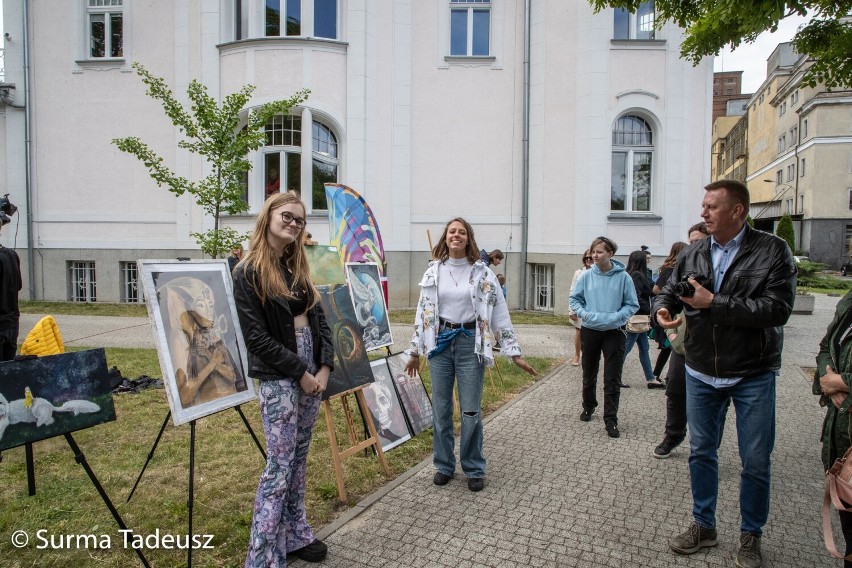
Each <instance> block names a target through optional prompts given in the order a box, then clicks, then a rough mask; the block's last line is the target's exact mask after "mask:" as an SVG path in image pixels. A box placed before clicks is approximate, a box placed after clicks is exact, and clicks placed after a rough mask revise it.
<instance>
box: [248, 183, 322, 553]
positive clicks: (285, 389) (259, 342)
mask: <svg viewBox="0 0 852 568" xmlns="http://www.w3.org/2000/svg"><path fill="white" fill-rule="evenodd" d="M304 228H305V206H304V204H303V203H302V202H301V200H300V199H299V197H298V195H297V194H296V193H278V194H274V195H273V196H271V197H269V199H267V200H266V202H265V203H264V204H263V207H262V208H261V210H260V213H259V214H258V216H257V222H256V224H255V228H254V232H253V233H252V237H251V243H250V248H249V252H248V253H247V254H246V255H245V257H244V258H243V260H241V261H240V263H239V264H237V266H236V268H235V270H234V299H235V301H236V304H237V315H238V316H239V319H240V326H241V327H242V332H243V336H244V337H245V344H246V349H247V350H248V360H249V372H250V375H251V376H252V377H254V378H257V379H260V389H259V398H260V413H261V417H262V419H263V430H264V432H265V433H266V448H267V449H266V452H267V460H266V469H264V471H263V473H262V474H261V476H260V484H259V486H258V488H257V496H256V498H255V502H254V515H253V518H252V525H251V537H250V541H249V551H248V556H247V558H246V564H245V565H246V567H262V566H263V567H265V566H285V565H286V562H287V560H286V559H287V555H288V554H292V555H295V556H296V557H298V558H301V559H302V560H306V561H308V562H319V561H321V560H322V559H324V558H325V557H326V554H327V551H328V550H327V548H326V545H325V544H324V543H323V542H322V541H320V540H318V539H317V538H316V537H315V536H314V532H313V529H312V528H311V526H310V525H309V524H308V520H307V516H306V512H305V472H306V467H307V458H308V448H309V446H310V443H311V434H312V432H313V428H314V423H315V422H316V418H317V414H318V411H319V407H320V399H321V393H322V391H324V390H325V388H326V385H327V383H328V376H329V373H330V372H331V369H332V365H333V362H334V348H333V346H332V343H331V332H330V330H329V327H328V324H327V323H326V320H325V315H324V314H323V311H322V307H321V305H320V304H319V293H318V292H317V290H316V289H315V288H314V285H313V282H312V281H311V274H310V270H309V268H308V259H307V257H306V255H305V253H304V248H303V246H302V236H301V232H302V230H303V229H304Z"/></svg>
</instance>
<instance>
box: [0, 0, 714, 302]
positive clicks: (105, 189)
mask: <svg viewBox="0 0 852 568" xmlns="http://www.w3.org/2000/svg"><path fill="white" fill-rule="evenodd" d="M25 6H26V7H27V8H28V11H27V12H26V13H25V12H24V7H25ZM527 7H528V8H529V11H528V12H527V11H526V8H527ZM25 22H27V26H28V27H27V31H28V33H27V34H24V33H23V31H24V23H25ZM653 23H654V7H653V1H650V2H645V3H643V4H642V6H641V7H640V9H639V10H638V11H637V12H636V13H635V14H631V13H627V12H624V11H621V10H605V11H602V12H600V13H597V14H594V13H593V12H592V9H591V7H590V6H589V4H588V2H586V1H585V0H577V1H558V2H557V1H554V0H531V1H529V2H526V1H524V0H466V1H462V0H432V1H426V0H418V1H414V0H382V1H379V0H288V1H287V2H283V1H280V0H174V1H173V2H165V3H160V2H141V1H139V0H70V1H68V2H24V1H23V0H5V1H4V28H5V29H4V32H6V33H8V34H9V35H8V37H9V39H8V40H7V42H6V82H7V83H8V84H9V85H7V87H6V88H5V91H6V92H7V93H8V96H7V97H5V98H4V99H3V103H2V104H0V184H2V185H3V186H5V187H6V191H8V192H9V193H10V194H11V195H10V197H11V198H12V200H13V201H14V202H15V203H16V204H17V205H18V206H19V207H20V210H19V214H18V216H17V217H16V219H15V224H14V225H10V226H7V227H5V228H4V229H3V231H2V234H0V242H2V244H4V245H5V246H12V247H15V248H16V249H18V251H19V253H20V256H21V258H22V263H23V272H24V279H25V285H24V293H23V294H22V297H32V298H35V299H50V300H75V301H139V300H140V296H139V293H138V291H137V290H136V288H135V279H136V273H135V265H134V261H135V260H136V259H138V258H173V257H177V256H189V257H194V258H199V257H200V256H201V255H200V252H199V251H198V247H197V245H196V244H195V243H194V241H193V239H192V238H191V237H190V233H191V232H193V231H201V230H206V229H208V228H210V227H211V226H212V222H213V221H212V219H211V218H210V217H209V216H206V215H205V214H204V213H203V211H202V210H201V208H199V207H198V206H197V205H195V204H194V203H193V202H192V200H191V199H190V198H189V197H188V196H182V197H178V198H176V197H175V196H174V195H172V194H171V193H169V192H168V191H166V190H165V189H163V188H158V187H157V186H156V185H155V184H154V182H153V181H152V180H151V179H150V178H149V177H148V175H147V173H146V171H145V168H144V167H143V166H142V164H140V163H138V162H137V161H136V160H135V159H134V158H132V157H130V156H128V155H126V154H123V153H121V152H119V151H118V150H117V149H116V147H115V146H114V145H113V144H111V140H112V139H113V138H116V137H124V136H138V137H140V138H141V139H143V140H144V141H146V142H147V143H148V144H149V145H150V146H151V147H152V148H154V149H155V150H156V151H158V152H159V153H161V154H162V155H163V156H164V157H165V160H166V163H167V164H168V165H169V167H171V168H173V169H174V170H175V171H176V172H177V173H178V174H180V175H183V176H186V177H188V178H190V179H198V178H199V177H201V176H203V175H204V174H205V173H206V172H207V166H206V164H205V163H203V162H202V161H199V160H198V159H197V158H195V157H193V156H190V155H188V154H187V153H185V152H183V151H182V150H181V149H180V148H179V147H178V142H179V140H180V138H179V136H178V135H177V134H176V131H175V129H174V127H173V126H172V124H171V123H170V121H169V120H168V119H167V118H166V117H165V116H164V115H163V112H162V110H161V108H160V107H159V105H158V104H157V103H156V102H155V101H153V100H151V99H150V98H148V97H146V96H145V87H144V85H143V84H142V83H141V81H140V79H139V77H138V76H137V75H136V74H135V73H134V72H133V70H132V69H131V67H130V66H131V64H132V63H133V62H134V61H138V62H140V63H142V64H144V65H145V66H146V67H147V68H148V69H149V70H150V71H151V72H153V73H154V74H156V75H159V76H162V77H164V78H165V80H166V81H167V82H168V84H169V85H170V86H172V87H173V89H174V91H175V93H176V94H177V95H178V96H179V97H180V98H181V99H184V98H185V92H186V87H187V85H188V84H189V82H190V80H191V79H198V80H199V81H201V83H203V84H204V85H205V86H206V87H207V88H208V89H209V92H210V93H211V94H212V95H213V96H214V97H217V98H221V97H223V96H225V95H227V94H228V93H232V92H234V91H236V90H238V89H240V88H241V87H242V86H243V85H246V84H252V85H255V86H256V87H257V89H256V90H255V92H254V94H253V98H252V101H251V103H250V105H249V107H248V108H246V109H244V113H243V114H244V116H247V115H248V113H249V112H250V111H251V108H253V107H254V106H256V105H260V104H262V103H265V102H268V101H272V100H277V99H281V98H286V97H289V96H290V95H291V94H292V93H294V92H296V91H298V90H300V89H303V88H309V89H310V90H311V95H310V98H309V99H308V100H307V101H306V102H305V103H304V104H302V105H301V106H300V107H299V108H297V109H294V112H293V114H292V115H291V116H287V117H278V118H276V119H274V120H273V121H270V123H269V125H267V145H265V146H264V147H263V148H261V149H260V150H259V151H258V152H256V153H254V154H253V155H252V156H250V159H251V161H252V164H253V169H252V170H251V171H250V172H249V176H248V196H247V199H248V203H249V206H250V209H249V212H248V213H247V214H245V215H236V216H231V217H227V218H226V219H225V224H226V225H227V226H232V227H235V228H236V229H238V230H240V231H248V230H250V229H251V227H252V226H253V222H254V216H255V214H256V212H257V211H258V209H259V208H260V206H261V204H262V203H263V200H264V196H265V190H266V188H267V186H270V185H271V184H272V185H274V182H273V176H277V179H278V180H279V182H278V183H279V185H280V187H281V188H282V189H283V188H290V187H292V188H294V189H295V190H297V191H300V192H301V194H302V196H303V198H304V200H305V202H306V204H307V207H308V223H309V226H308V229H309V230H310V231H311V233H312V234H313V237H314V239H316V240H319V241H320V242H321V243H322V242H326V243H327V242H328V227H327V216H326V214H325V210H324V209H325V203H324V200H323V199H322V190H321V187H322V186H321V184H322V182H324V181H337V182H341V183H345V184H347V185H349V186H351V187H353V188H355V189H356V190H357V191H359V192H360V193H361V194H362V195H363V196H364V197H365V198H366V200H367V201H368V202H369V203H370V205H371V207H372V209H373V211H374V212H375V214H376V217H377V219H378V222H379V225H380V227H381V231H382V235H383V240H384V244H385V249H386V251H387V262H388V276H389V290H390V302H391V306H392V307H404V306H411V305H413V304H414V303H415V302H416V298H417V293H418V283H419V281H420V278H421V276H422V273H423V270H424V268H425V263H426V261H427V260H428V259H429V253H428V244H427V243H428V241H427V236H426V235H427V230H429V231H431V234H432V235H433V236H435V237H437V236H438V235H440V233H441V230H442V228H443V226H444V224H445V223H446V221H447V220H448V219H450V218H451V217H454V216H457V215H460V216H464V217H465V218H467V219H468V220H469V221H470V222H471V223H472V224H473V226H474V227H475V228H476V238H477V241H478V243H479V244H480V246H481V247H483V248H487V249H493V248H500V249H502V250H504V251H505V252H507V253H508V254H507V256H508V258H507V262H506V263H505V265H504V266H502V267H501V271H505V273H506V275H507V279H508V290H509V303H510V305H512V306H514V307H517V306H523V307H526V308H535V309H544V310H555V311H557V312H561V313H564V312H565V311H566V310H567V296H568V287H569V285H570V282H571V275H572V274H573V272H574V269H575V268H576V267H577V266H579V264H580V261H579V257H580V255H581V254H582V252H583V250H584V249H586V248H587V246H588V244H589V243H590V242H591V240H592V239H594V238H595V237H597V236H598V235H600V234H606V235H608V236H610V237H611V238H613V239H615V240H616V241H617V242H618V243H619V244H620V251H624V252H625V253H629V252H630V251H631V250H634V249H636V248H638V247H639V246H640V245H643V244H644V245H648V246H650V247H651V249H652V250H653V251H655V252H656V251H661V252H662V251H664V250H667V249H668V246H669V244H670V243H671V242H673V241H674V240H680V239H682V238H683V236H684V234H683V233H684V231H685V229H686V228H687V227H688V226H689V225H691V224H692V223H694V222H695V221H696V220H698V212H699V210H698V204H699V203H700V199H701V193H702V191H701V187H702V185H703V184H704V183H705V182H706V180H707V178H708V176H709V172H710V167H709V162H708V156H707V141H708V140H709V135H710V124H711V122H710V115H711V99H710V93H711V79H712V65H711V64H710V62H709V61H705V62H702V63H701V64H699V65H698V66H695V67H693V66H692V64H691V63H689V62H687V61H683V60H681V59H680V58H679V51H680V45H681V42H682V39H683V38H682V31H681V30H680V29H678V28H677V27H674V26H671V25H666V26H664V27H663V28H662V29H661V30H655V29H654V26H653ZM25 59H26V61H27V62H28V70H29V76H28V80H29V83H28V84H27V83H26V82H25V76H24V73H25V65H24V63H25ZM526 61H528V62H529V64H528V65H525V62H526ZM27 87H28V88H27ZM273 170H274V172H273Z"/></svg>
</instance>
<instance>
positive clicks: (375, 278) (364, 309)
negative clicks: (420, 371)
mask: <svg viewBox="0 0 852 568" xmlns="http://www.w3.org/2000/svg"><path fill="white" fill-rule="evenodd" d="M346 279H347V280H348V281H349V292H350V294H351V296H352V307H353V308H354V309H355V317H356V319H357V320H358V325H360V326H361V327H362V328H363V329H364V331H363V338H364V348H365V349H366V350H367V351H373V350H374V349H379V348H381V347H386V346H388V345H393V337H391V328H390V319H389V318H388V310H387V308H386V306H385V299H384V294H382V282H381V279H380V278H379V265H378V264H376V263H375V262H363V263H353V262H347V263H346Z"/></svg>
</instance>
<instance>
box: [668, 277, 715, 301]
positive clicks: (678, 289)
mask: <svg viewBox="0 0 852 568" xmlns="http://www.w3.org/2000/svg"><path fill="white" fill-rule="evenodd" d="M690 278H694V279H695V281H696V282H698V283H699V284H701V285H702V286H703V287H705V288H709V287H710V279H709V278H707V277H706V276H704V275H703V274H695V273H694V272H687V273H686V274H684V275H683V276H682V277H681V279H680V282H675V285H674V287H673V289H674V293H675V294H677V295H678V296H683V297H685V298H689V297H691V296H692V295H693V294H695V286H693V285H692V284H690V283H689V279H690Z"/></svg>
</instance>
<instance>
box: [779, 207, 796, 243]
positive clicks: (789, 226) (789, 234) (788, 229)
mask: <svg viewBox="0 0 852 568" xmlns="http://www.w3.org/2000/svg"><path fill="white" fill-rule="evenodd" d="M775 234H776V235H778V236H779V237H781V238H782V239H784V240H785V241H786V242H787V244H788V245H789V246H790V250H792V251H794V250H796V232H795V231H794V230H793V219H791V218H790V216H789V215H784V216H783V217H781V220H780V221H778V227H777V228H776V229H775Z"/></svg>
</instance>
